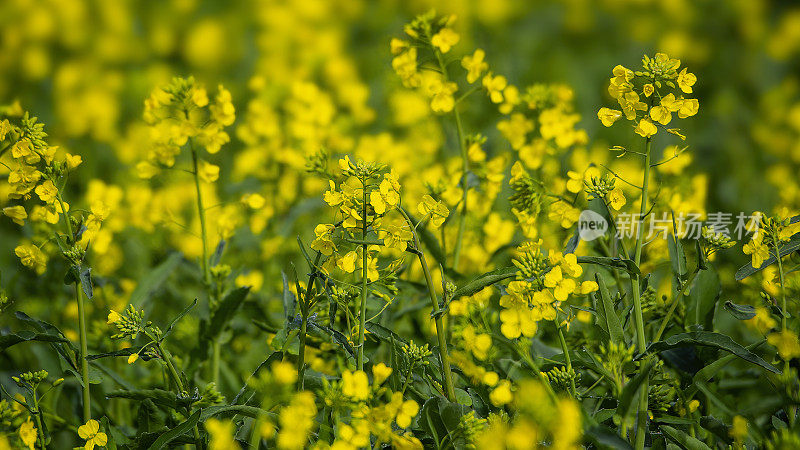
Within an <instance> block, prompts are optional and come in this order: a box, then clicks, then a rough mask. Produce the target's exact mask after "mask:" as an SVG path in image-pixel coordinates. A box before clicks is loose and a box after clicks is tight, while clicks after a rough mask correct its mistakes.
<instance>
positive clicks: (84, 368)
mask: <svg viewBox="0 0 800 450" xmlns="http://www.w3.org/2000/svg"><path fill="white" fill-rule="evenodd" d="M75 300H76V301H77V303H78V327H79V337H80V344H81V360H80V362H81V379H82V380H83V386H82V387H83V422H84V423H86V422H88V421H89V419H91V418H92V406H91V402H92V399H91V392H90V391H89V360H87V359H86V355H88V354H89V345H88V343H87V339H86V308H85V307H84V304H83V295H81V288H80V283H79V282H77V281H76V282H75Z"/></svg>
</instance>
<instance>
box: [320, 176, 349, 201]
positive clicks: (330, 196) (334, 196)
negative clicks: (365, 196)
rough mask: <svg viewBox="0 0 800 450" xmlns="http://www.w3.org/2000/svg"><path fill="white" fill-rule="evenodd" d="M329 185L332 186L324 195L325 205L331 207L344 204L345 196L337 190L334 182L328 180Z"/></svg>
mask: <svg viewBox="0 0 800 450" xmlns="http://www.w3.org/2000/svg"><path fill="white" fill-rule="evenodd" d="M348 169H349V167H348ZM328 183H329V185H330V189H329V190H327V191H325V193H324V194H322V199H323V200H325V203H327V204H328V205H330V206H337V205H341V204H342V202H344V194H342V193H341V192H339V191H337V190H336V184H335V183H334V182H333V181H331V180H328Z"/></svg>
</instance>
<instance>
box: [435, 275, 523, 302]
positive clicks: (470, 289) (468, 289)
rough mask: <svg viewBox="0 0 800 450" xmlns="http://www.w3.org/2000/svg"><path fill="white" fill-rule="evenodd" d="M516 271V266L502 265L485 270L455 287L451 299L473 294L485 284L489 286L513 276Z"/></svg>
mask: <svg viewBox="0 0 800 450" xmlns="http://www.w3.org/2000/svg"><path fill="white" fill-rule="evenodd" d="M517 271H518V269H517V268H516V267H504V268H502V269H497V270H493V271H491V272H486V273H484V274H483V275H480V276H478V277H477V278H475V279H473V280H472V281H470V282H468V283H467V284H465V285H463V286H461V287H460V288H458V289H456V291H455V292H454V293H453V296H452V297H451V300H456V299H458V298H461V297H468V296H470V295H474V294H476V293H478V292H480V291H481V290H482V289H483V288H485V287H487V286H491V285H493V284H495V283H498V282H500V281H503V280H506V279H508V278H513V277H514V276H515V275H516V274H517Z"/></svg>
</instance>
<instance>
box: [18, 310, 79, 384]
mask: <svg viewBox="0 0 800 450" xmlns="http://www.w3.org/2000/svg"><path fill="white" fill-rule="evenodd" d="M14 316H15V317H16V318H17V319H19V320H21V321H23V322H25V323H27V324H29V325H31V326H32V327H33V328H35V329H37V330H39V331H40V332H42V333H44V334H49V335H51V336H57V337H61V338H64V339H65V342H51V343H50V346H51V347H52V348H53V349H54V350H55V351H56V352H57V353H58V355H59V356H60V357H61V359H63V360H64V361H65V362H66V363H67V364H68V365H69V366H70V367H71V368H72V369H73V370H78V366H77V362H76V360H75V354H76V353H78V349H77V348H75V346H74V345H72V343H71V342H70V341H69V340H67V337H66V336H65V335H64V333H62V332H61V330H59V329H58V327H56V326H55V325H53V324H51V323H49V322H45V321H44V320H39V319H35V318H33V317H31V316H29V315H27V314H25V313H24V312H22V311H16V312H15V313H14Z"/></svg>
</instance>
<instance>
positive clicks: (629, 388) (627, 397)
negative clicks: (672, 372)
mask: <svg viewBox="0 0 800 450" xmlns="http://www.w3.org/2000/svg"><path fill="white" fill-rule="evenodd" d="M652 369H653V363H652V362H651V363H649V364H647V365H646V366H644V368H641V369H640V370H639V372H637V373H636V375H635V376H634V377H633V378H631V380H630V381H628V382H627V383H626V384H625V386H624V387H623V388H622V393H621V394H620V396H619V404H618V405H617V415H618V416H620V417H622V418H625V417H628V414H630V410H631V405H632V404H633V399H634V398H635V397H636V394H637V393H638V392H639V387H640V386H641V385H642V383H644V381H645V380H647V377H648V375H650V371H651V370H652Z"/></svg>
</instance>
